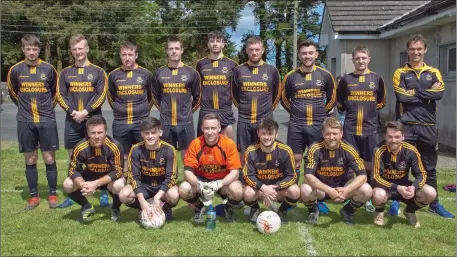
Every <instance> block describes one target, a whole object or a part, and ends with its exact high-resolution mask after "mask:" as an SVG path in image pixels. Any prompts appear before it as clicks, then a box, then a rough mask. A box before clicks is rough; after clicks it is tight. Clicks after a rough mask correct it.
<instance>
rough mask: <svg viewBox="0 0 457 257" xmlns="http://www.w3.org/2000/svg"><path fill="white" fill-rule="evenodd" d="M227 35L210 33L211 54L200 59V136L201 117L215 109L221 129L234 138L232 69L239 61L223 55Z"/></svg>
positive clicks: (209, 47)
mask: <svg viewBox="0 0 457 257" xmlns="http://www.w3.org/2000/svg"><path fill="white" fill-rule="evenodd" d="M225 40H226V39H225V36H224V34H222V33H221V32H219V31H215V32H211V33H210V34H209V35H208V49H209V55H208V56H207V57H205V58H203V59H202V60H200V61H199V62H198V63H197V68H196V69H197V71H198V73H200V76H201V79H202V100H201V107H200V114H199V116H198V125H197V128H198V129H197V136H201V135H203V132H202V130H201V129H200V128H201V121H202V119H203V116H205V115H206V114H208V113H216V114H218V115H219V118H220V120H221V128H222V130H221V133H222V134H223V135H225V136H228V137H230V138H232V139H233V128H232V124H234V123H235V117H234V116H233V111H232V98H231V93H230V84H231V79H232V72H233V69H234V68H235V67H236V66H237V65H238V64H237V63H236V62H235V61H233V60H232V59H229V58H227V57H225V56H224V53H223V52H222V50H223V49H224V46H225Z"/></svg>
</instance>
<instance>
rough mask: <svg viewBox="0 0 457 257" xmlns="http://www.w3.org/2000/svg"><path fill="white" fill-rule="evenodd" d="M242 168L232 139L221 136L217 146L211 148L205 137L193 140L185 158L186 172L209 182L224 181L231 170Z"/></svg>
mask: <svg viewBox="0 0 457 257" xmlns="http://www.w3.org/2000/svg"><path fill="white" fill-rule="evenodd" d="M240 168H241V162H240V157H239V155H238V151H237V149H236V145H235V142H233V140H232V139H230V138H228V137H226V136H224V135H222V134H219V140H218V142H217V144H215V145H213V146H209V145H207V144H206V143H205V137H204V136H199V137H197V138H195V139H194V140H192V142H191V143H190V145H189V148H187V151H186V156H185V157H184V170H190V171H193V173H194V174H195V175H196V176H199V177H203V178H206V179H208V180H217V179H223V178H224V177H225V176H227V175H228V174H229V173H230V171H231V170H237V169H240Z"/></svg>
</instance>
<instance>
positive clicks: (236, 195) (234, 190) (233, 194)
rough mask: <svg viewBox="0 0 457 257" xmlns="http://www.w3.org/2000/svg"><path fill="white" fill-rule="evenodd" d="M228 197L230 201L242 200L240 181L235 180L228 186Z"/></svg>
mask: <svg viewBox="0 0 457 257" xmlns="http://www.w3.org/2000/svg"><path fill="white" fill-rule="evenodd" d="M228 195H229V196H230V198H231V199H236V200H241V199H243V184H241V181H239V180H235V181H233V182H232V183H230V185H229V186H228Z"/></svg>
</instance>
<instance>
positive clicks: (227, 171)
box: [179, 113, 243, 223]
mask: <svg viewBox="0 0 457 257" xmlns="http://www.w3.org/2000/svg"><path fill="white" fill-rule="evenodd" d="M200 129H201V130H203V135H202V136H199V137H197V138H195V139H194V140H192V142H191V143H190V145H189V150H188V151H187V153H186V156H185V158H184V181H183V182H182V183H181V185H180V186H179V195H180V197H181V198H182V199H183V200H185V201H186V202H187V203H189V204H193V205H195V215H194V220H195V222H197V223H201V222H203V218H204V214H205V207H204V206H208V205H210V204H211V202H212V199H213V197H214V194H215V193H217V194H218V195H220V196H221V198H222V199H224V200H225V199H226V198H227V203H226V204H225V206H224V213H225V219H226V221H228V222H234V221H235V213H234V206H237V205H238V204H239V203H240V202H241V201H242V200H243V185H242V184H241V182H240V181H239V180H238V176H239V169H240V168H241V163H240V158H239V156H238V152H237V149H236V145H235V142H233V140H232V139H230V138H228V137H226V136H224V135H222V134H220V131H221V124H220V120H219V116H218V115H217V114H214V113H209V114H206V115H205V116H204V117H203V119H202V126H201V128H200ZM200 197H201V198H202V199H200ZM202 200H203V201H202Z"/></svg>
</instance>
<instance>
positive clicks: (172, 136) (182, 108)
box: [152, 36, 201, 159]
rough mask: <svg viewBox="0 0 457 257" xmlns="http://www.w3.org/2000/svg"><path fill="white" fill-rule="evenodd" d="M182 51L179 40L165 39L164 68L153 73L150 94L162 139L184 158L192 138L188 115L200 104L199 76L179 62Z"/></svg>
mask: <svg viewBox="0 0 457 257" xmlns="http://www.w3.org/2000/svg"><path fill="white" fill-rule="evenodd" d="M183 52H184V47H183V45H182V41H181V39H179V37H177V36H169V37H168V39H167V45H166V53H167V55H168V65H166V66H163V67H160V68H158V69H157V70H156V72H155V74H154V77H153V86H152V93H153V96H154V99H155V104H156V105H157V109H159V111H160V122H161V123H162V124H163V127H162V129H163V135H162V140H163V141H165V142H167V143H169V144H170V145H172V146H173V147H175V148H177V149H178V148H179V149H180V150H181V157H182V159H184V156H185V154H186V150H187V148H188V147H189V144H190V142H191V141H192V140H193V139H194V138H195V131H194V125H193V116H192V113H193V112H195V111H196V110H197V109H198V107H199V105H200V94H201V93H200V75H199V74H198V72H197V71H196V70H194V69H193V68H191V67H190V66H187V65H185V64H184V63H183V62H182V61H181V55H182V54H183Z"/></svg>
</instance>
